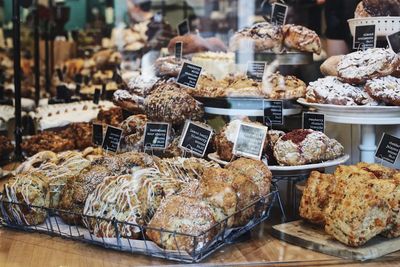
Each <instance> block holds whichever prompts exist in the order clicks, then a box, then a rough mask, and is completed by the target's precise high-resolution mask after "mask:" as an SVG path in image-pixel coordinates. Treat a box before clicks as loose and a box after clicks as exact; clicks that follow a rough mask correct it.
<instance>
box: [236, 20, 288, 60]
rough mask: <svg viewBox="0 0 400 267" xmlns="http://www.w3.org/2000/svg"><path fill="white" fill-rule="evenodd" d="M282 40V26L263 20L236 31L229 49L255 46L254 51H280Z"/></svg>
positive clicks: (237, 49)
mask: <svg viewBox="0 0 400 267" xmlns="http://www.w3.org/2000/svg"><path fill="white" fill-rule="evenodd" d="M282 41H283V33H282V29H281V27H279V26H276V25H272V24H270V23H268V22H261V23H257V24H255V25H253V26H251V27H247V28H244V29H241V30H239V31H238V32H236V33H235V34H234V35H233V36H232V38H231V39H230V41H229V49H230V51H239V50H240V49H244V48H249V49H251V48H253V49H254V52H265V51H272V52H275V53H280V52H281V50H282ZM243 46H249V47H243Z"/></svg>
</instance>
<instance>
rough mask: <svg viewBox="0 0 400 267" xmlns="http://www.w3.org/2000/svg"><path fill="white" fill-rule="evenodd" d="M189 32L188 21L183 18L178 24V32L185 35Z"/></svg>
mask: <svg viewBox="0 0 400 267" xmlns="http://www.w3.org/2000/svg"><path fill="white" fill-rule="evenodd" d="M188 33H190V27H189V21H188V20H187V19H185V20H184V21H182V22H181V23H179V24H178V34H179V35H185V34H188Z"/></svg>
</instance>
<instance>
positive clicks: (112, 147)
mask: <svg viewBox="0 0 400 267" xmlns="http://www.w3.org/2000/svg"><path fill="white" fill-rule="evenodd" d="M121 137H122V129H120V128H116V127H112V126H110V125H108V126H107V131H106V136H105V137H104V141H103V145H102V147H103V149H104V150H106V151H111V152H114V153H115V152H117V150H118V147H119V143H120V141H121Z"/></svg>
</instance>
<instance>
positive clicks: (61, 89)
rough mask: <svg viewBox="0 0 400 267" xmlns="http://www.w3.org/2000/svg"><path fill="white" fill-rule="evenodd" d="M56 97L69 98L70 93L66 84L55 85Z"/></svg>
mask: <svg viewBox="0 0 400 267" xmlns="http://www.w3.org/2000/svg"><path fill="white" fill-rule="evenodd" d="M56 90H57V92H56V98H57V99H63V100H68V99H70V98H71V96H70V93H69V89H68V87H67V86H65V85H58V86H57V87H56Z"/></svg>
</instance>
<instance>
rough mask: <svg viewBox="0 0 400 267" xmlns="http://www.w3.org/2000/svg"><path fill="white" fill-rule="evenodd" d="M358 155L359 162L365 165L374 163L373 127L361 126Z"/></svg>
mask: <svg viewBox="0 0 400 267" xmlns="http://www.w3.org/2000/svg"><path fill="white" fill-rule="evenodd" d="M359 148H360V155H361V161H364V162H367V163H374V162H375V151H376V145H375V126H374V125H361V144H360V146H359Z"/></svg>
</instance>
